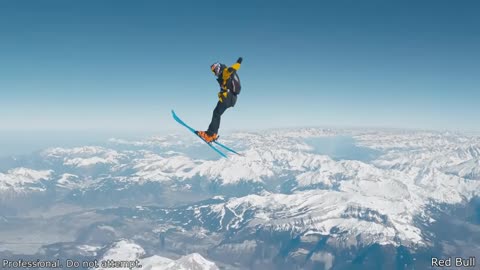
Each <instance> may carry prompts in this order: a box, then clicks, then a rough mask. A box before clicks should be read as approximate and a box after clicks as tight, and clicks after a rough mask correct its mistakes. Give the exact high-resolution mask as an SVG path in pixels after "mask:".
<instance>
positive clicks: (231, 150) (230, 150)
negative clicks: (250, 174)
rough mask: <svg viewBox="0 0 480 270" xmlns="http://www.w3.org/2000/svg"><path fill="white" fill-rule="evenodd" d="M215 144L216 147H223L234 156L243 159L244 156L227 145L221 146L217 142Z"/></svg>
mask: <svg viewBox="0 0 480 270" xmlns="http://www.w3.org/2000/svg"><path fill="white" fill-rule="evenodd" d="M214 143H215V144H216V145H218V146H220V147H222V148H223V149H225V150H227V151H229V152H232V153H234V154H237V155H239V156H242V157H243V155H242V154H240V153H238V152H237V151H235V150H233V149H232V148H230V147H228V146H226V145H224V144H221V143H219V142H217V141H214Z"/></svg>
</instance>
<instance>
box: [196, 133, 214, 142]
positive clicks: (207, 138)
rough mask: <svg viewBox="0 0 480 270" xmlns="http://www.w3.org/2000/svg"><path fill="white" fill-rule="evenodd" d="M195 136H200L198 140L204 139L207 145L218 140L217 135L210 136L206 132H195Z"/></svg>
mask: <svg viewBox="0 0 480 270" xmlns="http://www.w3.org/2000/svg"><path fill="white" fill-rule="evenodd" d="M197 135H198V136H200V138H202V139H204V140H205V141H206V142H207V143H211V142H213V141H216V140H217V139H218V135H217V134H213V135H211V136H210V135H208V133H207V132H206V131H197Z"/></svg>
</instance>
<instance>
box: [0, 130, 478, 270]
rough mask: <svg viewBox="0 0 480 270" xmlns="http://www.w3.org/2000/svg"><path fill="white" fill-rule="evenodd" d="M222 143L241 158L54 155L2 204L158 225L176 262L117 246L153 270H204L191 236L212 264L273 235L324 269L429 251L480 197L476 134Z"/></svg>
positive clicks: (278, 135)
mask: <svg viewBox="0 0 480 270" xmlns="http://www.w3.org/2000/svg"><path fill="white" fill-rule="evenodd" d="M344 138H347V139H344ZM222 140H223V142H224V143H225V144H227V145H229V146H231V147H233V148H235V149H238V150H239V151H241V152H242V154H243V156H236V155H231V156H229V158H228V159H223V158H220V157H218V156H216V154H215V153H214V152H213V151H211V150H210V149H209V148H208V147H206V146H205V145H204V144H203V142H201V141H199V140H198V139H196V138H195V137H194V136H188V135H187V134H184V136H181V135H171V136H166V137H155V138H151V139H146V140H144V141H128V140H123V139H111V140H109V141H108V142H107V144H106V145H103V146H85V147H76V148H59V147H55V148H49V149H46V150H44V151H42V152H41V153H40V154H39V155H38V156H35V157H32V160H35V162H31V164H34V166H32V168H27V167H25V166H24V167H12V168H9V169H7V170H5V171H4V172H0V194H7V193H8V194H9V196H6V197H5V196H4V199H3V200H0V202H2V203H5V204H7V205H8V206H9V209H11V208H12V207H13V206H12V205H15V203H10V204H8V200H10V199H12V198H14V194H22V201H25V200H28V197H27V198H25V196H26V195H25V194H30V193H32V192H35V193H36V194H38V193H40V194H42V193H45V194H48V196H49V197H53V198H54V200H52V202H55V203H59V202H61V203H63V204H67V205H74V206H75V207H85V206H88V208H89V209H92V208H93V209H96V208H98V209H100V210H98V211H97V212H95V214H94V215H100V216H105V217H111V216H113V217H115V218H116V219H117V220H120V221H117V223H114V224H116V225H115V226H119V225H118V224H119V223H121V224H123V225H122V226H124V227H128V226H130V225H129V224H130V222H133V223H135V222H147V223H154V224H157V225H155V226H154V228H153V229H151V228H150V227H149V228H150V229H151V230H152V231H151V233H152V234H153V237H157V238H159V239H164V240H161V241H162V243H163V244H162V246H166V245H167V244H165V243H164V242H165V241H167V242H168V239H170V238H171V237H174V238H175V239H177V242H176V243H175V242H174V241H171V242H168V243H170V245H171V252H174V253H175V252H176V253H177V254H178V255H180V254H188V253H192V254H191V255H189V256H187V257H185V258H182V259H177V260H171V259H166V258H163V257H158V255H155V254H149V255H148V256H147V255H146V254H145V250H143V251H142V252H143V253H142V252H140V251H141V250H142V249H141V248H138V247H139V246H137V244H132V243H130V242H128V243H129V244H125V243H123V242H121V243H123V244H125V245H123V244H122V245H123V247H122V249H126V247H129V246H135V247H136V248H137V249H136V250H137V251H138V252H140V253H139V255H138V256H137V255H136V256H137V257H138V258H142V260H143V262H144V263H145V264H146V265H149V264H148V263H151V265H152V268H151V269H156V268H155V267H154V266H153V265H154V264H155V263H156V264H157V266H158V265H160V263H165V265H166V263H167V262H168V263H169V264H172V265H175V267H177V269H180V268H179V267H180V264H182V265H184V264H187V265H188V262H191V261H195V262H201V261H202V259H201V258H200V257H198V256H197V255H196V254H195V252H196V250H190V249H189V252H188V253H185V252H183V251H182V248H181V247H180V246H181V244H180V243H183V242H182V241H186V240H181V239H186V238H188V237H187V235H190V234H189V233H192V234H193V235H196V236H195V237H197V236H198V235H204V236H205V237H207V238H208V237H210V238H211V239H215V240H208V241H207V240H205V239H204V240H202V241H203V242H202V241H201V243H202V245H205V246H208V248H206V249H205V250H203V247H202V251H203V253H202V252H200V253H202V254H207V253H208V252H211V254H212V256H214V257H215V260H223V258H224V257H225V256H233V255H234V254H236V253H235V252H240V250H241V251H242V252H243V254H251V256H254V255H253V254H257V253H258V252H259V250H263V251H262V252H263V253H262V254H265V245H266V244H265V243H267V242H269V240H268V239H267V238H269V237H270V238H272V239H273V238H275V239H284V240H278V241H277V240H275V241H277V242H275V241H273V242H275V243H277V244H280V245H281V246H282V245H284V244H285V243H284V242H282V241H286V240H285V239H289V240H288V241H293V240H292V239H295V240H294V243H295V244H292V245H293V247H289V248H287V247H283V248H281V247H279V248H278V250H277V252H278V253H279V254H283V252H287V253H288V254H289V255H288V257H289V258H302V259H300V260H305V258H307V259H308V260H316V263H320V264H322V265H323V266H324V267H325V268H328V267H327V266H328V265H334V264H335V262H336V259H335V256H338V254H336V253H335V252H334V251H333V250H326V249H325V250H318V245H319V244H318V243H320V242H322V241H324V242H325V243H323V242H322V243H323V244H322V247H324V246H328V247H329V248H337V249H346V250H348V249H352V248H360V247H365V248H368V247H370V246H372V245H380V246H392V247H396V248H402V247H407V248H409V249H413V250H414V249H421V248H423V249H428V248H432V247H433V246H435V245H436V242H435V241H436V238H435V237H434V235H432V232H431V231H429V230H428V228H431V227H434V226H435V224H436V222H437V216H436V213H437V211H436V210H435V209H443V208H442V207H445V206H452V207H453V206H455V207H457V206H459V205H465V204H466V203H468V202H470V201H471V200H473V199H475V198H478V196H479V192H480V137H476V136H471V135H463V134H457V133H449V132H443V133H441V132H426V131H398V130H331V129H318V128H309V129H300V130H272V131H268V132H264V133H247V132H244V133H236V134H233V135H230V136H225V137H222ZM340 152H341V153H340ZM336 153H338V154H336ZM27 196H28V195H27ZM12 200H13V199H12ZM17 201H18V200H17ZM17 201H15V202H17ZM31 205H32V204H28V207H29V208H31ZM33 205H35V204H34V203H33ZM42 207H44V206H43V205H42ZM105 207H108V208H106V209H105ZM125 207H126V209H125ZM0 214H2V213H1V212H0ZM127 221H128V222H127ZM108 224H109V223H108ZM102 226H103V225H102ZM108 226H110V227H111V228H114V227H115V226H114V225H112V224H109V225H108ZM142 226H146V225H142ZM159 226H160V227H161V228H167V229H161V230H159V229H158V228H159ZM94 227H95V226H94ZM92 228H93V227H92ZM95 228H100V227H95ZM144 228H146V227H144ZM150 229H145V230H150ZM91 230H93V229H91ZM112 235H114V236H119V235H122V234H121V233H118V232H117V233H115V234H112ZM122 236H123V237H133V234H131V233H130V234H124V235H122ZM89 237H90V238H91V236H89ZM112 237H113V236H112ZM256 237H260V238H261V239H262V240H258V239H257V238H256ZM262 237H263V238H262ZM87 238H88V237H87ZM90 238H88V239H90ZM165 238H166V239H167V240H165ZM109 239H110V240H113V238H109ZM202 239H203V238H202ZM187 242H188V241H187ZM273 242H271V241H270V242H269V243H268V245H269V246H268V247H269V248H271V247H275V244H273ZM83 244H86V245H88V244H89V243H83ZM117 244H118V243H117ZM192 245H193V243H192ZM272 245H273V246H272ZM199 248H200V247H199ZM129 250H130V249H129ZM114 251H115V248H113V249H112V252H114ZM182 252H183V253H182ZM249 252H250V253H249ZM134 253H135V252H133V251H132V252H131V253H129V254H134ZM135 254H136V253H135ZM219 254H221V255H219ZM104 256H107V257H108V256H110V255H109V253H108V252H107V253H105V254H104ZM122 256H123V255H122ZM222 256H223V257H222ZM245 256H246V255H245ZM265 256H267V255H265ZM272 256H273V255H272ZM402 256H403V255H402ZM137 257H136V258H137ZM238 260H240V259H238ZM241 260H242V263H243V262H244V261H246V260H247V259H245V258H243V257H242V259H241ZM177 264H178V265H177ZM205 265H209V264H208V263H206V264H205ZM162 267H163V266H162ZM212 267H214V266H212ZM259 267H260V266H259ZM172 269H174V268H172ZM186 269H188V268H186ZM200 269H209V268H200ZM212 269H213V268H212Z"/></svg>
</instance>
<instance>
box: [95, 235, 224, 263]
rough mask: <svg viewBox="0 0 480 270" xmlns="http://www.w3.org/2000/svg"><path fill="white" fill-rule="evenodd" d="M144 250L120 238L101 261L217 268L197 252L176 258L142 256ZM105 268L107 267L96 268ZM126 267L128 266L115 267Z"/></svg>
mask: <svg viewBox="0 0 480 270" xmlns="http://www.w3.org/2000/svg"><path fill="white" fill-rule="evenodd" d="M144 255H145V250H144V249H143V248H142V247H141V246H140V245H138V244H136V243H135V242H133V241H131V240H120V241H118V242H116V243H114V244H113V245H112V246H111V247H110V248H109V249H108V250H107V251H106V252H105V254H104V255H103V257H102V259H101V261H108V260H113V261H129V262H135V261H137V263H138V265H141V267H142V269H150V270H156V269H158V270H160V269H162V270H218V269H219V268H218V267H217V266H216V265H215V263H213V262H211V261H208V260H207V259H205V258H204V257H202V255H200V254H198V253H192V254H189V255H186V256H183V257H181V258H179V259H177V260H174V259H169V258H165V257H162V256H158V255H154V256H150V257H145V258H142V257H143V256H144ZM97 269H98V270H105V269H109V268H97ZM115 269H128V268H115Z"/></svg>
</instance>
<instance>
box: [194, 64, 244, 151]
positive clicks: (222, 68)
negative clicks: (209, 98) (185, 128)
mask: <svg viewBox="0 0 480 270" xmlns="http://www.w3.org/2000/svg"><path fill="white" fill-rule="evenodd" d="M241 63H242V57H239V58H238V60H237V62H236V63H235V64H233V65H232V66H231V67H227V66H226V65H224V64H221V63H219V62H216V63H214V64H213V65H211V66H210V69H211V70H212V72H213V74H215V76H216V77H217V82H218V83H219V84H220V92H219V93H218V102H217V106H216V107H215V109H214V110H213V116H212V121H211V122H210V125H209V126H208V129H207V130H206V131H197V134H198V136H200V137H202V139H204V140H205V141H206V142H208V143H210V142H213V141H215V140H217V139H218V129H219V128H220V118H221V116H222V114H223V113H224V112H225V110H226V109H228V108H230V107H233V106H235V103H236V102H237V95H238V94H240V89H241V86H240V78H239V77H238V74H237V71H238V69H239V68H240V64H241Z"/></svg>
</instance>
